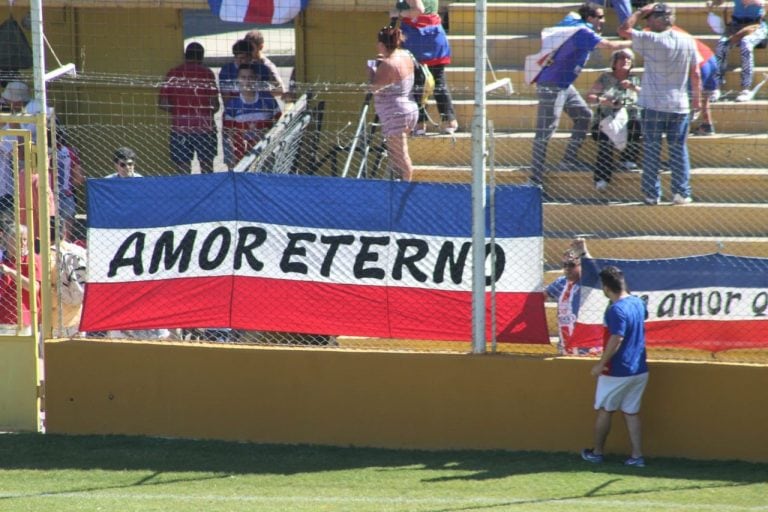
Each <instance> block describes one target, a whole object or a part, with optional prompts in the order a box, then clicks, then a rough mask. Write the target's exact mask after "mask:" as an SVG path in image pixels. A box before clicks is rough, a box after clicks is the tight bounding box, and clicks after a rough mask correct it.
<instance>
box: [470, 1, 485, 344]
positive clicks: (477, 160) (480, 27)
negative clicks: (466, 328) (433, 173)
mask: <svg viewBox="0 0 768 512" xmlns="http://www.w3.org/2000/svg"><path fill="white" fill-rule="evenodd" d="M485 18H486V0H477V2H476V3H475V111H474V114H473V116H472V352H473V353H475V354H482V353H484V352H485V159H486V150H485V146H486V141H485V132H486V127H485V118H486V112H485V55H486V51H485V48H486V40H485V36H486V19H485Z"/></svg>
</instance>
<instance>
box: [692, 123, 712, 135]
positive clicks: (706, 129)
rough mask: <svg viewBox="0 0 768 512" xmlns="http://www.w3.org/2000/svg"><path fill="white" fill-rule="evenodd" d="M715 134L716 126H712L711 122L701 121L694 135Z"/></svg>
mask: <svg viewBox="0 0 768 512" xmlns="http://www.w3.org/2000/svg"><path fill="white" fill-rule="evenodd" d="M714 134H715V127H714V126H712V125H711V124H709V123H701V124H700V125H699V127H698V128H696V129H695V130H694V131H693V133H692V135H704V136H706V135H714Z"/></svg>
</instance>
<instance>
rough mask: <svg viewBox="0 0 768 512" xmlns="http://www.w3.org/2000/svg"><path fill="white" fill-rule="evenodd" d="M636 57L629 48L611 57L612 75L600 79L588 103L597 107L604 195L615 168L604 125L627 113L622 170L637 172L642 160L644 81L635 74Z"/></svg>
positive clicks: (599, 183) (599, 180)
mask: <svg viewBox="0 0 768 512" xmlns="http://www.w3.org/2000/svg"><path fill="white" fill-rule="evenodd" d="M634 58H635V54H634V53H633V52H632V50H630V49H629V48H624V49H623V50H616V51H615V52H613V54H612V55H611V71H610V72H606V73H603V74H602V75H600V76H599V77H598V79H597V80H596V81H595V83H594V84H593V85H592V88H591V89H590V90H589V92H588V93H587V101H588V102H589V103H591V104H593V105H594V104H597V105H598V108H597V114H598V115H597V119H596V120H595V123H594V126H593V137H595V138H596V139H597V145H598V150H597V161H596V163H595V173H594V176H595V189H596V190H598V191H599V192H602V191H604V190H605V189H606V187H608V183H610V181H611V176H612V174H613V170H614V167H615V162H614V159H613V143H612V142H611V140H610V139H609V138H608V136H607V135H606V134H605V133H603V131H602V130H601V129H600V125H599V123H600V121H601V120H603V119H605V118H606V117H608V116H613V115H615V114H616V113H617V112H618V111H619V110H620V109H622V108H624V109H626V112H627V116H628V121H627V125H626V130H627V143H626V147H625V148H624V149H623V150H622V152H621V167H622V168H623V169H625V170H633V169H637V163H636V162H638V161H639V156H640V148H639V144H638V142H639V140H640V132H641V128H640V108H639V107H638V106H637V95H638V93H639V92H640V78H638V77H637V76H635V75H633V74H632V73H631V70H632V64H633V62H634Z"/></svg>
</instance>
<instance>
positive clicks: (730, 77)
mask: <svg viewBox="0 0 768 512" xmlns="http://www.w3.org/2000/svg"><path fill="white" fill-rule="evenodd" d="M492 64H493V63H492ZM593 64H594V63H592V62H590V65H593ZM607 70H608V67H607V65H606V67H602V68H598V67H591V68H585V69H584V70H582V72H581V74H579V77H578V78H577V79H576V82H574V86H575V87H576V89H578V90H579V91H580V92H581V93H582V95H585V94H586V92H587V91H588V90H589V88H590V87H592V84H593V83H595V80H597V79H598V77H599V76H600V75H601V74H603V73H604V72H605V71H607ZM642 71H643V68H642V67H639V68H635V69H634V72H635V73H636V74H638V75H642ZM445 72H446V80H447V81H448V87H449V88H450V90H451V94H452V95H453V97H454V99H456V100H461V99H473V98H474V94H475V92H474V91H475V68H474V67H472V66H453V65H451V66H448V67H447V68H446V70H445ZM494 72H495V74H496V78H497V79H499V80H501V79H502V78H509V79H510V81H511V82H512V88H513V90H514V94H513V95H512V96H505V95H504V94H503V92H502V90H501V89H497V90H496V91H492V92H490V93H488V99H489V100H503V99H516V100H519V99H535V98H536V87H535V86H531V85H528V84H526V83H525V81H524V80H523V78H524V76H523V70H522V68H520V67H511V68H509V67H499V68H497V67H496V66H495V65H494ZM764 74H768V67H766V66H762V67H755V75H754V76H755V82H754V83H755V85H757V83H758V82H759V81H760V80H762V79H763V75H764ZM740 76H741V68H740V67H736V68H733V69H730V70H728V71H727V72H726V73H725V82H726V85H725V86H724V90H723V93H725V92H727V91H728V90H732V91H733V92H732V94H731V96H730V99H731V100H732V99H733V98H735V97H736V94H737V93H738V91H739V90H740V89H741V87H740V85H739V84H740V80H741V78H740ZM491 82H493V75H492V74H491V72H490V71H488V72H487V73H486V80H485V83H486V84H490V83H491ZM755 99H756V100H760V99H764V100H765V99H768V85H765V86H763V87H762V88H761V89H760V90H759V91H758V92H757V95H756V96H755ZM721 104H722V105H741V106H743V104H739V103H735V102H732V101H730V102H721ZM716 105H718V104H717V103H713V104H712V106H713V107H716ZM750 105H751V103H750ZM718 108H719V107H718Z"/></svg>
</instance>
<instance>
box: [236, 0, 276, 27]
mask: <svg viewBox="0 0 768 512" xmlns="http://www.w3.org/2000/svg"><path fill="white" fill-rule="evenodd" d="M274 13H275V0H249V1H248V10H247V11H246V12H245V17H244V18H243V22H245V23H272V16H273V15H274Z"/></svg>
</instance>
